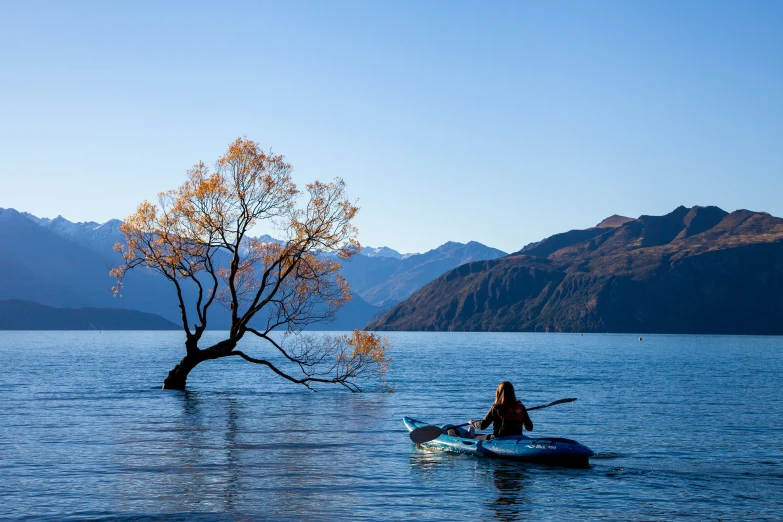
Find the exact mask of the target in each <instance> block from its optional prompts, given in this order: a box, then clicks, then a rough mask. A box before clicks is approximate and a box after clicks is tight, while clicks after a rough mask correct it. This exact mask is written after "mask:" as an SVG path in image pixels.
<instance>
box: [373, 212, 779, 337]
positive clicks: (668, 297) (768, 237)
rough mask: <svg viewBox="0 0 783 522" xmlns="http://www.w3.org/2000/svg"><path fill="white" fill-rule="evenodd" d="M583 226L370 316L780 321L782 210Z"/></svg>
mask: <svg viewBox="0 0 783 522" xmlns="http://www.w3.org/2000/svg"><path fill="white" fill-rule="evenodd" d="M588 230H589V231H591V232H590V233H589V234H585V236H586V238H585V239H583V240H582V241H576V242H571V241H570V240H569V241H561V238H557V239H556V240H557V241H561V243H560V244H564V245H566V246H563V247H561V248H560V249H558V250H555V251H553V252H551V253H549V254H548V255H546V256H545V257H541V254H542V253H546V249H541V250H534V249H531V250H530V251H533V252H538V253H539V255H538V256H534V255H529V254H528V251H525V252H522V253H519V254H515V255H511V256H508V257H505V258H501V259H497V260H494V261H492V262H485V263H470V264H468V265H465V266H461V267H459V268H457V269H455V270H452V271H450V272H448V273H447V274H444V275H443V276H441V277H439V278H438V279H436V280H435V281H433V282H432V283H430V284H429V285H427V286H425V287H424V288H422V289H420V290H419V291H418V292H416V293H415V294H414V295H413V296H411V298H410V299H408V300H406V301H404V302H403V303H400V304H399V305H398V306H396V307H395V308H393V309H391V310H390V311H389V312H388V313H386V314H385V315H383V316H382V317H381V318H379V319H378V320H376V321H373V322H372V323H370V324H369V325H368V328H369V329H387V330H472V331H493V330H506V331H594V332H602V331H611V332H672V333H737V334H739V333H748V334H751V333H752V334H781V333H783V320H781V319H783V220H781V219H780V218H775V217H772V216H770V215H769V214H766V213H757V212H750V211H746V210H741V211H737V212H733V213H731V214H726V213H725V212H723V211H722V210H720V209H718V208H716V207H693V208H692V209H686V208H684V207H680V208H677V209H675V210H674V211H673V212H671V213H670V214H667V215H666V216H642V217H640V218H639V219H636V220H632V221H628V222H626V223H623V224H622V225H621V226H619V227H615V228H609V229H603V230H601V229H597V228H593V229H588ZM595 230H599V231H600V233H598V234H596V235H594V231H595ZM572 232H573V231H572ZM568 234H571V238H574V237H576V236H577V235H578V234H572V233H568ZM561 236H562V235H561ZM550 239H551V238H550ZM546 243H547V240H544V241H542V242H541V243H540V244H539V245H540V246H543V245H545V244H546Z"/></svg>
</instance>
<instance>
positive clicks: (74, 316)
mask: <svg viewBox="0 0 783 522" xmlns="http://www.w3.org/2000/svg"><path fill="white" fill-rule="evenodd" d="M180 329H182V327H181V326H177V325H176V324H174V323H172V322H171V321H167V320H166V319H164V318H162V317H161V316H159V315H155V314H147V313H144V312H137V311H135V310H122V309H119V308H54V307H51V306H44V305H41V304H38V303H33V302H31V301H21V300H2V301H0V330H180Z"/></svg>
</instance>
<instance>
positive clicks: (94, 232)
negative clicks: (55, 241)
mask: <svg viewBox="0 0 783 522" xmlns="http://www.w3.org/2000/svg"><path fill="white" fill-rule="evenodd" d="M20 214H21V215H22V216H24V217H26V218H27V219H29V220H30V221H32V222H34V223H36V224H37V225H39V226H41V227H43V228H45V229H47V230H50V231H51V232H54V233H55V234H57V235H58V236H60V237H62V238H64V239H68V240H70V241H73V242H75V243H77V244H79V245H81V246H84V247H87V248H89V249H90V250H92V251H94V252H97V253H98V254H101V255H103V256H105V255H107V254H111V252H112V249H113V247H114V244H115V243H117V242H118V241H122V233H121V232H120V225H122V221H121V220H119V219H110V220H109V221H107V222H105V223H97V222H95V221H80V222H77V223H74V222H73V221H69V220H67V219H65V218H64V217H62V216H57V217H56V218H54V219H49V218H45V217H38V216H34V215H33V214H30V213H29V212H20Z"/></svg>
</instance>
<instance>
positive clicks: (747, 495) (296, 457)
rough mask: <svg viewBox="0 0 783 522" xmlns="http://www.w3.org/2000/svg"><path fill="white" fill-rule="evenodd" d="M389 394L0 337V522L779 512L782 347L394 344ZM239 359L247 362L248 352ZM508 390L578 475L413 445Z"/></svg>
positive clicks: (411, 340)
mask: <svg viewBox="0 0 783 522" xmlns="http://www.w3.org/2000/svg"><path fill="white" fill-rule="evenodd" d="M389 339H390V340H391V342H392V343H393V346H394V348H393V352H392V356H393V359H394V360H393V362H392V367H391V369H390V372H389V375H388V377H389V382H390V384H392V385H393V386H395V391H394V392H393V393H365V394H351V393H348V392H346V391H344V390H341V389H338V388H336V387H334V388H328V389H322V390H321V391H319V392H317V393H313V392H310V391H307V390H306V389H304V388H301V387H297V386H296V385H293V384H290V383H288V382H285V381H282V380H281V379H280V378H278V377H276V376H275V375H273V374H272V373H271V372H270V371H268V370H266V369H264V368H263V367H259V366H255V365H252V364H249V363H247V362H245V361H242V360H240V359H239V358H233V360H222V361H210V362H207V363H205V364H202V365H201V366H199V367H198V368H197V369H196V370H195V371H194V373H192V374H191V376H190V379H189V381H188V385H189V388H190V389H189V391H188V392H176V391H163V390H160V389H159V386H160V384H161V383H162V380H163V378H164V377H165V375H166V373H167V372H168V370H169V369H171V367H172V366H173V365H174V364H175V363H176V362H177V361H178V360H179V359H180V358H181V356H182V355H183V351H184V347H183V346H182V337H181V334H179V333H177V332H163V333H160V332H155V333H152V332H115V333H109V332H103V333H99V332H0V517H8V518H25V517H29V518H47V519H51V518H58V519H63V518H69V517H71V518H74V519H85V518H111V519H114V518H125V517H127V518H134V519H145V518H166V519H176V518H181V519H188V520H192V519H198V518H202V519H205V520H212V519H226V520H233V519H245V518H274V519H302V518H308V519H337V518H342V517H350V518H351V519H395V520H396V519H415V520H420V519H440V520H443V519H465V518H469V519H492V518H497V519H500V520H519V519H524V520H550V519H551V520H569V519H574V518H581V519H593V520H595V519H608V520H618V519H619V520H634V519H638V520H653V519H660V520H672V519H682V518H691V519H695V520H708V519H715V520H726V519H747V520H763V519H778V520H779V519H780V518H781V517H782V516H783V498H781V492H783V450H782V449H781V448H783V392H781V388H783V338H778V337H718V336H663V335H661V336H652V335H651V336H645V337H644V340H643V341H642V342H640V341H639V338H638V336H631V335H608V334H607V335H584V336H580V335H568V334H518V333H513V334H512V333H508V334H503V333H492V334H469V333H393V334H390V335H389ZM245 350H246V351H247V352H249V353H251V354H260V353H263V350H264V348H263V346H262V345H261V344H260V343H259V342H256V341H255V340H250V341H249V342H248V343H247V345H246V347H245ZM503 379H508V380H511V381H512V382H513V383H514V384H515V386H516V388H517V394H518V396H519V398H520V399H521V400H523V402H525V404H526V405H528V406H534V405H537V404H542V403H546V402H550V401H553V400H555V399H560V398H564V397H578V399H579V400H578V401H576V402H574V403H571V404H564V405H559V406H554V407H552V408H548V409H544V410H540V411H535V412H531V417H532V419H533V421H534V423H535V431H534V432H533V433H534V434H537V435H550V436H562V437H568V438H574V439H576V440H578V441H579V442H581V443H583V444H585V445H587V446H588V447H590V448H591V449H593V451H595V452H596V454H597V455H596V457H595V458H593V459H592V460H591V466H590V467H589V468H588V469H560V468H553V467H546V466H537V465H526V464H520V463H513V462H505V461H500V460H492V459H480V458H475V457H470V456H464V455H456V454H450V453H444V452H437V451H432V450H424V449H422V448H419V447H416V446H415V445H413V444H412V443H411V442H410V440H409V438H408V433H407V430H406V429H405V427H404V426H403V424H402V420H401V419H402V417H403V416H404V415H409V416H412V417H414V418H418V419H421V420H427V421H433V422H455V423H457V422H465V421H466V420H467V419H468V418H474V419H475V418H478V417H480V416H482V415H483V414H484V413H485V412H486V410H487V409H488V407H489V405H490V404H491V402H492V399H493V397H494V390H495V387H496V386H497V384H498V382H500V381H501V380H503Z"/></svg>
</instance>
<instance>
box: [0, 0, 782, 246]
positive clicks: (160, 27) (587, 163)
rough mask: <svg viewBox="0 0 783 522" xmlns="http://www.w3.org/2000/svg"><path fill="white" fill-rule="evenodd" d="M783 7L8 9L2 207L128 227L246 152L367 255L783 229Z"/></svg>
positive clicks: (1, 63) (125, 5) (0, 116)
mask: <svg viewBox="0 0 783 522" xmlns="http://www.w3.org/2000/svg"><path fill="white" fill-rule="evenodd" d="M781 29H783V2H762V1H754V2H747V3H742V2H738V1H737V2H713V1H709V2H699V1H691V2H648V3H642V2H620V1H617V2H573V3H571V2H510V3H491V4H487V3H475V2H474V3H459V2H355V3H347V2H314V3H300V2H278V3H269V4H267V3H261V2H251V3H237V2H233V3H229V2H225V3H218V2H213V3H200V4H197V3H179V4H177V3H173V2H165V3H164V2H157V3H156V2H149V3H140V2H101V3H78V2H69V3H65V2H51V3H41V2H33V1H20V2H14V1H8V0H7V1H4V2H0V71H2V81H0V159H1V160H2V161H1V162H0V207H13V208H16V209H18V210H24V211H28V212H31V213H33V214H36V215H39V216H46V217H54V216H56V215H57V214H62V215H63V216H64V217H66V218H68V219H70V220H73V221H83V220H95V221H105V220H107V219H110V218H113V217H119V218H122V217H125V216H126V215H128V214H130V213H131V212H133V210H134V209H135V207H136V205H137V204H138V203H139V202H140V201H142V200H144V199H151V200H152V199H154V198H155V195H156V194H157V192H159V191H161V190H166V189H169V188H174V187H176V186H177V185H179V184H180V183H181V182H182V180H183V179H184V175H185V170H186V169H187V168H188V167H190V166H191V165H193V164H194V163H196V162H198V161H200V160H203V161H205V162H207V163H212V162H214V160H215V159H216V158H217V157H218V156H219V155H220V154H221V153H222V152H223V151H224V150H225V148H226V146H227V145H228V143H229V142H231V141H232V140H233V139H235V138H236V137H238V136H243V135H245V136H247V137H249V138H251V139H254V140H256V141H259V142H261V143H262V144H264V146H266V147H272V148H273V149H274V150H275V151H276V152H278V153H281V154H284V155H285V156H286V157H287V158H288V160H289V161H290V162H291V163H292V164H293V165H294V167H295V180H296V181H297V182H300V183H302V184H304V183H306V182H308V181H311V180H313V179H330V178H333V177H335V176H341V177H342V178H344V179H345V180H346V182H347V184H348V187H349V191H350V195H351V196H352V197H355V198H358V200H359V204H360V206H361V207H362V210H361V212H360V215H359V216H358V218H357V225H358V226H359V229H360V240H361V242H362V243H363V244H368V245H372V246H381V245H388V246H391V247H393V248H396V249H398V250H400V251H403V252H414V251H426V250H429V249H431V248H434V247H436V246H438V245H440V244H442V243H444V242H445V241H449V240H453V241H461V242H466V241H469V240H476V241H480V242H482V243H485V244H487V245H490V246H494V247H496V248H500V249H503V250H506V251H514V250H518V249H519V248H521V247H522V246H523V245H524V244H526V243H528V242H531V241H536V240H539V239H541V238H543V237H545V236H548V235H551V234H553V233H556V232H561V231H565V230H568V229H572V228H585V227H588V226H591V225H594V224H595V223H597V222H598V221H600V220H601V219H603V218H604V217H606V216H608V215H611V214H614V213H618V214H623V215H628V216H633V217H635V216H638V215H640V214H663V213H666V212H668V211H670V210H672V209H673V208H675V207H676V206H678V205H681V204H682V205H686V206H691V205H709V204H714V205H718V206H721V207H722V208H724V209H725V210H729V211H731V210H735V209H738V208H749V209H752V210H763V211H767V212H770V213H771V214H774V215H778V216H781V215H783V197H781V194H783V147H782V146H781V144H782V143H783V30H781Z"/></svg>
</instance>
